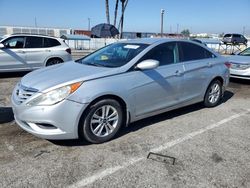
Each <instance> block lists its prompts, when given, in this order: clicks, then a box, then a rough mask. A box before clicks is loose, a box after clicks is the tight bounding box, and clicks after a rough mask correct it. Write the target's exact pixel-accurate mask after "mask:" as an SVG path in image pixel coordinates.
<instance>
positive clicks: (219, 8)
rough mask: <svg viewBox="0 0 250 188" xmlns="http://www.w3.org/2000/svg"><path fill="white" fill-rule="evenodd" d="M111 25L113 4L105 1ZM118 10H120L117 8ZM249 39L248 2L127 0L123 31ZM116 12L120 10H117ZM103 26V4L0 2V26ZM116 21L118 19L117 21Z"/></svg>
mask: <svg viewBox="0 0 250 188" xmlns="http://www.w3.org/2000/svg"><path fill="white" fill-rule="evenodd" d="M109 4H110V16H111V22H112V23H113V18H114V6H115V0H109ZM119 8H120V7H119ZM161 9H164V10H165V14H164V32H166V33H169V32H172V33H175V32H177V28H178V32H180V31H182V30H184V29H189V30H190V31H191V33H218V34H220V33H223V32H224V33H243V31H245V34H247V35H250V21H249V20H250V0H238V1H235V0H129V2H128V5H127V8H126V12H125V21H124V31H137V32H160V10H161ZM119 11H120V10H119ZM88 18H90V24H91V27H92V26H94V25H96V24H99V23H104V22H106V14H105V0H0V25H4V26H35V20H36V23H37V26H38V27H56V28H57V27H59V28H72V29H88ZM118 18H120V16H119V17H118Z"/></svg>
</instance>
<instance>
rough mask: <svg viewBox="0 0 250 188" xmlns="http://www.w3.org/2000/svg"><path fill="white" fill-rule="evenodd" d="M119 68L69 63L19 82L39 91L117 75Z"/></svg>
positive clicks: (40, 70) (31, 74)
mask: <svg viewBox="0 0 250 188" xmlns="http://www.w3.org/2000/svg"><path fill="white" fill-rule="evenodd" d="M118 72H119V68H106V67H96V66H91V65H83V64H79V63H76V62H74V61H70V62H67V63H62V64H59V65H54V66H49V67H46V68H42V69H38V70H36V71H33V72H31V73H29V74H27V75H26V76H24V77H23V78H22V80H21V84H22V85H23V86H25V87H28V88H34V89H37V90H39V91H41V92H42V91H44V90H46V89H49V88H52V87H55V86H60V85H67V84H71V83H74V82H79V81H87V80H92V79H97V78H101V77H104V76H109V75H113V74H117V73H118Z"/></svg>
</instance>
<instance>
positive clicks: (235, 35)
mask: <svg viewBox="0 0 250 188" xmlns="http://www.w3.org/2000/svg"><path fill="white" fill-rule="evenodd" d="M233 37H237V38H240V37H241V35H238V34H234V35H233Z"/></svg>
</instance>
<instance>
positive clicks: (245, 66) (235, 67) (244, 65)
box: [231, 63, 250, 70]
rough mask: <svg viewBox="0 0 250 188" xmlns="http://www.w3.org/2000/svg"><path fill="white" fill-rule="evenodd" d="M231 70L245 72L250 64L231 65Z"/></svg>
mask: <svg viewBox="0 0 250 188" xmlns="http://www.w3.org/2000/svg"><path fill="white" fill-rule="evenodd" d="M231 68H232V69H239V70H245V69H248V68H250V64H234V63H233V64H232V66H231Z"/></svg>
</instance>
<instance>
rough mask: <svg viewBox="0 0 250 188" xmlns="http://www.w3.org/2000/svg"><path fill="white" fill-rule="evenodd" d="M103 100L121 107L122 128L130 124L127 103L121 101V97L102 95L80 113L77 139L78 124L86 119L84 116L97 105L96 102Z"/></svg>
mask: <svg viewBox="0 0 250 188" xmlns="http://www.w3.org/2000/svg"><path fill="white" fill-rule="evenodd" d="M103 99H113V100H116V101H117V102H118V103H119V104H120V105H121V107H122V110H123V115H124V119H123V123H122V126H123V127H124V126H127V125H128V124H129V122H130V112H129V110H128V107H127V103H126V102H125V100H124V99H122V98H121V97H119V96H118V95H114V94H106V95H102V96H99V97H97V98H95V99H94V100H92V101H91V102H90V103H89V104H88V106H87V107H86V109H85V110H84V111H83V112H82V114H81V116H80V119H79V122H78V137H79V134H80V132H79V131H80V129H79V128H80V124H81V123H82V121H83V120H84V118H85V117H86V114H87V113H88V111H89V109H90V107H91V106H92V105H93V104H95V103H97V102H98V101H101V100H103Z"/></svg>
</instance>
